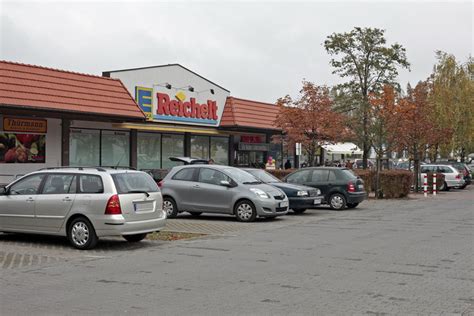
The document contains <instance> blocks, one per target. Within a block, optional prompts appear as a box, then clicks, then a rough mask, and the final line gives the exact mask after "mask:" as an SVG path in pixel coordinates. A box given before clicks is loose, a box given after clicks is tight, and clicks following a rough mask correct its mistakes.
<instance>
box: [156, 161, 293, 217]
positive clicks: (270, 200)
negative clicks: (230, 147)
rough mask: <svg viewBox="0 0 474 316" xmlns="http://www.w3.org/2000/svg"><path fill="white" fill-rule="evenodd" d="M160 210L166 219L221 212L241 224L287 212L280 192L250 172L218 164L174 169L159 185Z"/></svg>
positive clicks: (285, 197) (285, 198) (283, 196)
mask: <svg viewBox="0 0 474 316" xmlns="http://www.w3.org/2000/svg"><path fill="white" fill-rule="evenodd" d="M159 185H160V187H161V192H162V193H163V208H164V210H165V211H166V213H167V215H168V217H175V216H176V215H178V213H179V212H185V211H186V212H189V213H191V214H192V215H196V216H197V215H201V214H202V213H203V212H206V213H223V214H230V215H235V216H236V218H237V220H239V221H242V222H251V221H254V220H255V219H256V218H257V217H268V218H270V217H276V216H280V215H285V214H286V213H287V212H288V197H287V196H286V195H285V193H284V192H283V191H281V190H280V189H278V188H275V187H273V186H271V185H268V184H264V183H263V182H261V181H260V180H258V179H257V178H255V177H254V176H252V175H251V174H250V173H248V172H246V171H243V170H241V169H238V168H234V167H229V166H219V165H187V166H179V167H174V168H173V169H172V170H171V171H170V172H169V173H168V174H167V175H166V177H165V178H164V179H163V180H162V181H161V182H160V184H159Z"/></svg>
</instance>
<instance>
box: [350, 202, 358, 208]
mask: <svg viewBox="0 0 474 316" xmlns="http://www.w3.org/2000/svg"><path fill="white" fill-rule="evenodd" d="M357 205H359V203H347V208H356V207H357Z"/></svg>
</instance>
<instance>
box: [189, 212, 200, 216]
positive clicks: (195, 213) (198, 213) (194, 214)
mask: <svg viewBox="0 0 474 316" xmlns="http://www.w3.org/2000/svg"><path fill="white" fill-rule="evenodd" d="M189 214H191V215H192V216H199V215H201V214H202V212H189Z"/></svg>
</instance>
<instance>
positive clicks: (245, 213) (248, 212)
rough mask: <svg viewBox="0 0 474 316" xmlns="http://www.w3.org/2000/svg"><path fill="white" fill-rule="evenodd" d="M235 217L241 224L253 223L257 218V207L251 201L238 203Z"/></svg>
mask: <svg viewBox="0 0 474 316" xmlns="http://www.w3.org/2000/svg"><path fill="white" fill-rule="evenodd" d="M234 212H235V217H237V220H238V221H240V222H253V221H254V220H255V218H257V211H256V210H255V206H254V205H253V203H252V202H250V201H249V200H243V201H240V202H238V203H237V204H236V205H235V208H234Z"/></svg>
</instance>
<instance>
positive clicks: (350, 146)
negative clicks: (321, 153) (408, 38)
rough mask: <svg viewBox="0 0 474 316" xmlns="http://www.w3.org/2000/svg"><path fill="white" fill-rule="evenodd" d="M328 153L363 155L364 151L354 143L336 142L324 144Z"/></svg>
mask: <svg viewBox="0 0 474 316" xmlns="http://www.w3.org/2000/svg"><path fill="white" fill-rule="evenodd" d="M321 147H323V149H324V150H326V151H327V153H328V154H338V155H362V153H363V151H362V150H361V149H360V148H359V147H358V146H357V145H356V144H354V143H336V144H327V145H322V146H321Z"/></svg>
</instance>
